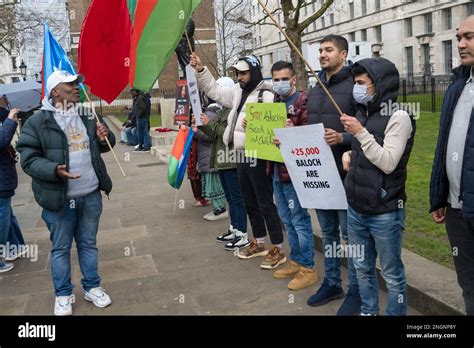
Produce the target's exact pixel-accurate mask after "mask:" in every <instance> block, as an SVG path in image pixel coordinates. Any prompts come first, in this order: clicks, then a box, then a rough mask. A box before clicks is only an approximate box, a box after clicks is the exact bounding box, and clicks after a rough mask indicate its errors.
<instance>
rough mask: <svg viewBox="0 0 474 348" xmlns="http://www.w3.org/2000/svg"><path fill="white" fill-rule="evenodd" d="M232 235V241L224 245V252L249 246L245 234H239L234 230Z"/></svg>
mask: <svg viewBox="0 0 474 348" xmlns="http://www.w3.org/2000/svg"><path fill="white" fill-rule="evenodd" d="M234 233H235V237H234V239H233V240H232V241H230V242H229V243H227V244H226V245H225V249H226V250H229V251H235V250H239V249H242V248H245V247H248V246H249V245H250V241H249V238H248V234H247V233H243V232H240V231H239V230H234Z"/></svg>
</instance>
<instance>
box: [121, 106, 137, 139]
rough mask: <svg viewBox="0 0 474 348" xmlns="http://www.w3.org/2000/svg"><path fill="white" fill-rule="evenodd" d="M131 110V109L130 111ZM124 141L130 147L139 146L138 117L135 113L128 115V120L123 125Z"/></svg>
mask: <svg viewBox="0 0 474 348" xmlns="http://www.w3.org/2000/svg"><path fill="white" fill-rule="evenodd" d="M128 110H130V109H128ZM121 135H122V141H123V142H124V143H126V144H127V145H128V146H137V145H138V138H137V117H136V115H135V113H134V112H133V111H131V112H130V113H129V114H128V118H127V120H126V121H125V122H124V123H123V125H122V133H121Z"/></svg>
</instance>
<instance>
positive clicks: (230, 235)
mask: <svg viewBox="0 0 474 348" xmlns="http://www.w3.org/2000/svg"><path fill="white" fill-rule="evenodd" d="M216 83H217V85H218V86H219V87H224V88H233V87H234V81H233V80H232V79H231V78H229V77H223V78H220V79H219V80H217V82H216ZM218 105H219V104H218ZM219 106H220V107H221V108H222V110H221V111H218V112H217V118H216V119H215V120H210V119H209V117H207V116H206V115H205V114H202V115H201V121H202V123H203V125H202V126H200V127H198V128H199V129H200V130H201V131H202V132H203V133H205V134H207V135H208V136H209V137H210V138H211V139H212V140H213V143H212V153H211V161H210V166H211V168H215V169H217V170H218V172H219V178H220V180H221V185H222V188H223V189H224V193H225V197H226V200H227V204H228V207H229V215H230V226H229V229H228V231H227V232H225V233H224V234H222V235H220V236H218V237H217V238H216V241H217V242H218V243H226V244H227V243H230V242H232V241H233V240H234V238H236V236H237V235H242V234H243V233H247V211H246V210H245V204H244V201H243V199H242V194H241V192H240V186H239V178H238V175H237V167H236V163H235V162H233V161H230V160H229V158H228V157H227V156H225V154H226V153H229V149H228V147H227V146H226V145H225V144H224V139H223V136H224V132H225V129H226V128H227V117H228V116H229V113H230V111H231V109H229V108H224V107H223V106H222V105H219ZM229 250H234V248H233V247H232V248H230V249H229Z"/></svg>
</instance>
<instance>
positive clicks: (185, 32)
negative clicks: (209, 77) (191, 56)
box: [184, 29, 194, 53]
mask: <svg viewBox="0 0 474 348" xmlns="http://www.w3.org/2000/svg"><path fill="white" fill-rule="evenodd" d="M184 35H186V40H187V41H188V45H189V50H190V51H191V53H194V51H193V45H191V40H190V39H189V35H188V32H187V31H186V29H184Z"/></svg>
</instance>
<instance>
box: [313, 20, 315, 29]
mask: <svg viewBox="0 0 474 348" xmlns="http://www.w3.org/2000/svg"><path fill="white" fill-rule="evenodd" d="M313 31H316V21H314V22H313Z"/></svg>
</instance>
